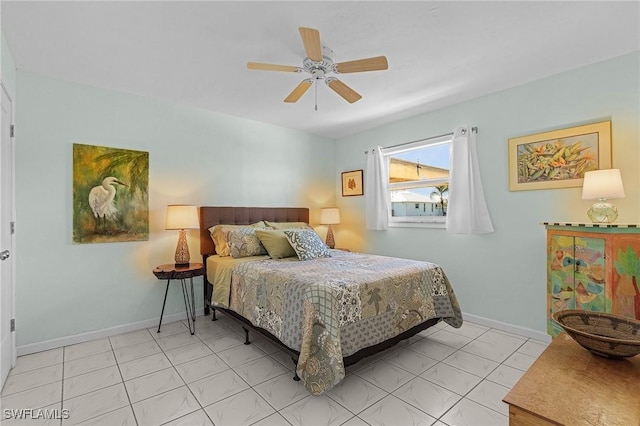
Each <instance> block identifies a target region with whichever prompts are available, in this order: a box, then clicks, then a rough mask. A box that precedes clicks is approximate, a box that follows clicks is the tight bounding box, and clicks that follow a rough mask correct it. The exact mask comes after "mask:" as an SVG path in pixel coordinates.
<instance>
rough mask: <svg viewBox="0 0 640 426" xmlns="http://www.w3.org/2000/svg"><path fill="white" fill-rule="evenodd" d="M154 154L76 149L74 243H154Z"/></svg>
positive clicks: (97, 147)
mask: <svg viewBox="0 0 640 426" xmlns="http://www.w3.org/2000/svg"><path fill="white" fill-rule="evenodd" d="M148 193H149V153H148V152H145V151H133V150H129V149H119V148H109V147H104V146H93V145H82V144H73V243H75V244H85V243H112V242H122V241H146V240H148V239H149V201H148V200H149V194H148Z"/></svg>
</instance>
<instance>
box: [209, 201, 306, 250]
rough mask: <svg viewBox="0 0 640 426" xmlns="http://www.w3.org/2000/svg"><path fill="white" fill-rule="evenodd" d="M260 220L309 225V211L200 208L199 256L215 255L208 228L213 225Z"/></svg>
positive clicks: (249, 222) (273, 208)
mask: <svg viewBox="0 0 640 426" xmlns="http://www.w3.org/2000/svg"><path fill="white" fill-rule="evenodd" d="M261 220H267V221H269V222H306V223H309V209H308V208H303V207H200V254H202V257H203V258H206V257H207V256H210V255H212V254H215V253H216V248H215V246H214V244H213V240H212V239H211V234H210V233H209V228H210V227H212V226H214V225H220V224H228V225H249V224H251V223H255V222H258V221H261Z"/></svg>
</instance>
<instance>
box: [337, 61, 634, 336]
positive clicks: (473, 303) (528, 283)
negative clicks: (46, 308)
mask: <svg viewBox="0 0 640 426" xmlns="http://www.w3.org/2000/svg"><path fill="white" fill-rule="evenodd" d="M600 120H611V121H612V146H613V167H615V168H620V169H621V172H622V176H623V183H624V186H625V192H626V198H624V199H620V200H615V201H614V202H615V204H616V205H617V206H618V208H619V210H620V217H619V219H618V221H619V222H634V223H637V222H640V207H639V206H640V171H639V169H640V54H638V53H637V52H636V53H633V54H629V55H625V56H622V57H618V58H614V59H612V60H608V61H606V62H601V63H598V64H594V65H591V66H587V67H583V68H579V69H576V70H573V71H570V72H566V73H562V74H558V75H555V76H551V77H549V78H545V79H542V80H538V81H535V82H532V83H529V84H526V85H523V86H520V87H516V88H512V89H509V90H505V91H501V92H498V93H495V94H491V95H488V96H483V97H480V98H477V99H474V100H471V101H468V102H464V103H461V104H458V105H455V106H452V107H450V108H446V109H442V110H438V111H435V112H432V113H427V114H422V115H419V116H416V117H413V118H410V119H406V120H402V121H398V122H395V123H392V124H389V125H384V126H381V127H378V128H376V129H373V130H371V131H367V132H363V133H360V134H357V135H354V136H351V137H346V138H343V139H340V140H338V141H337V145H336V159H337V161H336V172H338V173H339V172H342V171H346V170H354V169H361V168H362V169H365V168H366V160H365V155H364V151H365V150H368V149H371V148H372V147H374V146H376V145H380V146H389V145H393V144H397V143H402V142H408V141H412V140H417V139H421V138H426V137H429V136H434V135H439V134H443V133H448V132H451V131H452V130H453V129H454V128H455V127H456V126H459V125H463V124H469V125H472V126H478V128H479V132H478V138H477V139H478V152H479V162H480V169H481V174H482V180H483V184H484V188H485V196H486V199H487V203H488V205H489V210H490V213H491V217H492V219H493V223H494V227H495V229H496V231H495V233H493V234H489V235H483V236H460V235H450V234H448V233H446V232H445V231H444V230H443V229H415V228H412V229H406V228H405V229H403V228H391V229H389V230H388V231H367V230H366V229H365V220H364V217H365V215H364V197H346V198H342V197H339V196H338V197H337V199H338V205H339V207H340V208H341V215H342V217H343V222H342V224H340V225H339V226H337V227H336V241H338V243H337V244H338V245H341V246H347V247H351V248H352V249H356V250H363V251H368V252H373V253H378V254H385V255H392V256H399V257H408V258H415V259H422V260H430V261H433V262H436V263H439V264H441V265H442V266H443V267H444V270H445V271H446V273H447V274H448V276H449V278H450V279H451V282H452V284H453V286H454V289H455V290H456V294H457V296H458V298H459V300H460V303H461V307H462V310H463V311H464V312H465V313H468V314H473V315H478V316H481V317H485V318H489V319H492V320H497V321H501V322H504V323H509V324H513V325H517V326H521V327H525V328H529V329H534V330H538V331H544V330H545V312H546V293H545V292H546V269H545V268H546V257H545V229H544V227H543V226H542V225H541V224H540V223H541V222H543V221H568V220H575V221H586V220H588V219H587V216H586V210H587V209H588V207H589V206H590V204H591V203H592V201H583V200H582V199H581V188H568V189H556V190H539V191H520V192H509V190H508V174H507V140H508V139H509V138H512V137H517V136H523V135H527V134H532V133H538V132H542V131H547V130H553V129H557V128H563V127H570V126H572V125H577V124H584V123H586V122H591V121H600ZM365 173H366V171H365ZM336 190H337V191H339V186H337V189H336ZM338 194H339V192H338Z"/></svg>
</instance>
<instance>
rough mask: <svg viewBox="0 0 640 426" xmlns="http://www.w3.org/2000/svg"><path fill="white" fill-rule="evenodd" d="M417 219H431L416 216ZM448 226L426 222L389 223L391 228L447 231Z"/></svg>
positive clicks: (443, 223)
mask: <svg viewBox="0 0 640 426" xmlns="http://www.w3.org/2000/svg"><path fill="white" fill-rule="evenodd" d="M416 217H429V216H416ZM446 227H447V224H446V223H445V222H444V221H442V222H436V221H430V222H427V221H424V222H391V221H389V228H439V229H445V228H446Z"/></svg>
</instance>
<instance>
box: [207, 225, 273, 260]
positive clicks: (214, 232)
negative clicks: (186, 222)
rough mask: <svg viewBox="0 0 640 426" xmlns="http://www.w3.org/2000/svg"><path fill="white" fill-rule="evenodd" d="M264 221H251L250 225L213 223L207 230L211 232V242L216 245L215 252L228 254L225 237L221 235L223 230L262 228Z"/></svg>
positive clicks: (222, 254)
mask: <svg viewBox="0 0 640 426" xmlns="http://www.w3.org/2000/svg"><path fill="white" fill-rule="evenodd" d="M265 226H266V225H265V223H264V222H263V221H260V222H256V223H252V224H251V225H215V226H212V227H211V228H209V232H210V233H211V239H212V240H213V244H214V245H215V246H216V254H218V255H219V256H229V246H228V245H227V238H226V236H225V235H223V232H222V231H223V230H227V232H228V231H229V230H230V229H237V228H246V227H251V228H263V227H265Z"/></svg>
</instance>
